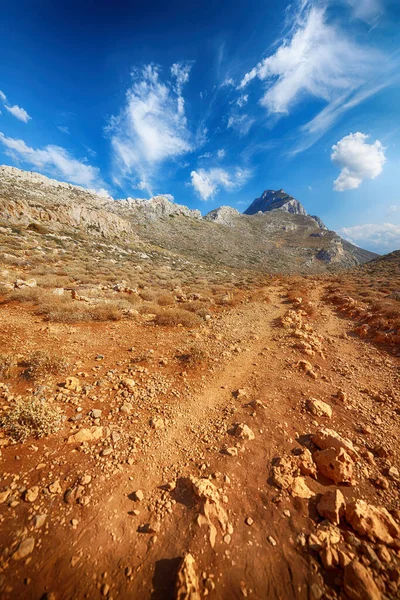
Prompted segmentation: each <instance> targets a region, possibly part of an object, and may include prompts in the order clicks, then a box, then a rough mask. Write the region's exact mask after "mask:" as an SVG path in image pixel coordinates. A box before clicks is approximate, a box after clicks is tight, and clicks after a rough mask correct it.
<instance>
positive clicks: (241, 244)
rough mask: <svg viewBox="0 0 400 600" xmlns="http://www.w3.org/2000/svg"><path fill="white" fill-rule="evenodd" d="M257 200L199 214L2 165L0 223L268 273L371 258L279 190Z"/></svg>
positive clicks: (160, 198) (311, 270) (333, 266)
mask: <svg viewBox="0 0 400 600" xmlns="http://www.w3.org/2000/svg"><path fill="white" fill-rule="evenodd" d="M268 194H269V197H268V198H267V196H268ZM258 200H260V202H258V201H255V202H253V204H252V205H251V206H250V207H249V209H247V211H245V214H240V213H239V212H238V211H236V210H235V209H233V208H231V207H221V208H219V209H216V210H214V211H211V212H210V213H209V214H208V215H206V216H205V217H204V218H202V217H201V214H200V212H199V211H195V210H190V209H188V208H187V207H186V206H181V205H179V204H175V203H173V202H170V201H169V200H168V198H167V197H165V196H156V197H154V198H152V199H151V200H142V199H132V198H128V199H126V200H116V201H115V200H113V199H111V198H110V197H107V196H103V195H99V194H98V193H96V192H94V191H91V190H85V189H83V188H81V187H78V186H73V185H70V184H67V183H60V182H58V181H55V180H52V179H48V178H47V177H44V176H42V175H39V174H37V173H29V172H26V171H21V170H19V169H15V168H13V167H0V223H2V224H4V225H11V226H16V227H22V228H28V227H29V228H38V227H39V228H43V229H44V231H45V232H46V231H47V232H48V233H56V234H60V233H68V232H69V233H74V234H79V235H95V236H101V237H104V238H110V239H118V241H119V242H120V241H121V240H123V241H126V242H129V243H136V244H139V245H141V249H142V250H144V251H146V249H147V248H151V247H154V246H157V247H158V248H162V249H164V250H166V251H168V252H173V253H175V254H178V255H179V256H180V257H181V258H183V259H189V260H196V261H203V262H206V263H207V264H215V265H221V266H222V265H223V266H224V267H229V268H235V269H252V270H259V271H266V272H286V273H293V272H302V273H321V272H325V271H327V270H336V269H338V268H343V267H345V268H346V267H351V266H355V265H358V264H362V263H364V262H366V261H368V260H371V259H372V258H374V256H375V255H374V254H372V253H370V252H367V251H365V250H362V249H360V248H357V247H356V246H353V245H352V244H349V243H348V242H345V241H344V240H342V239H341V238H340V237H339V236H338V235H336V234H335V233H334V232H332V231H328V230H327V229H326V228H325V229H323V227H324V226H323V224H322V223H321V221H320V220H318V219H317V218H314V217H310V216H309V215H307V213H306V211H305V209H304V207H303V206H302V205H301V204H300V202H298V201H297V200H295V199H294V198H292V197H291V196H289V195H288V194H286V193H285V192H283V190H280V191H279V192H264V194H263V196H262V197H261V199H258ZM261 200H262V201H261ZM252 207H253V208H252ZM256 209H257V210H256ZM263 209H264V210H263ZM276 209H278V210H276ZM249 211H251V212H254V214H249ZM260 211H261V212H260Z"/></svg>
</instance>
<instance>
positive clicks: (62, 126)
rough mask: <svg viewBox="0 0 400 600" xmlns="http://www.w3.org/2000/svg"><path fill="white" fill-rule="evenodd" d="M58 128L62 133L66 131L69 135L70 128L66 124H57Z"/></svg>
mask: <svg viewBox="0 0 400 600" xmlns="http://www.w3.org/2000/svg"><path fill="white" fill-rule="evenodd" d="M57 129H58V131H61V133H65V134H67V135H69V133H70V132H69V129H68V127H67V126H66V125H57Z"/></svg>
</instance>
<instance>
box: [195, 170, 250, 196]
mask: <svg viewBox="0 0 400 600" xmlns="http://www.w3.org/2000/svg"><path fill="white" fill-rule="evenodd" d="M190 176H191V178H192V186H193V188H194V189H195V191H196V192H197V194H198V195H199V196H200V198H201V199H202V200H208V199H209V198H212V197H214V196H215V195H216V193H217V192H218V191H219V190H220V189H221V188H223V189H224V190H227V191H235V190H239V189H240V188H241V187H243V186H244V185H245V184H246V183H247V181H248V180H249V178H250V177H251V171H250V170H249V169H240V168H238V167H236V168H232V169H220V168H212V169H208V170H206V169H198V171H192V172H191V173H190Z"/></svg>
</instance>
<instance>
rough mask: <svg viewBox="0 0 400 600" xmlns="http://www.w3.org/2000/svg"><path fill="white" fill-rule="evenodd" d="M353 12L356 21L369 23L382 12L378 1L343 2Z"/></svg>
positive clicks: (357, 0)
mask: <svg viewBox="0 0 400 600" xmlns="http://www.w3.org/2000/svg"><path fill="white" fill-rule="evenodd" d="M345 2H346V3H347V4H349V5H350V6H351V7H352V9H353V12H354V16H355V17H357V19H362V20H363V21H367V22H371V20H374V18H376V17H377V16H379V15H380V14H381V13H382V12H383V6H382V4H381V2H380V0H345Z"/></svg>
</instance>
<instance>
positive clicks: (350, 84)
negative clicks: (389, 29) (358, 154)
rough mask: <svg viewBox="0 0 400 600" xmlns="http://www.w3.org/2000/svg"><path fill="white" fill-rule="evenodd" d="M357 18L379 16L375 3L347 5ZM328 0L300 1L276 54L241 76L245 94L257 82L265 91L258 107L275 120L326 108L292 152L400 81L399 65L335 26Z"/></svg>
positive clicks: (362, 0)
mask: <svg viewBox="0 0 400 600" xmlns="http://www.w3.org/2000/svg"><path fill="white" fill-rule="evenodd" d="M345 1H347V3H348V4H350V5H351V6H352V7H353V12H354V14H355V15H357V16H360V18H361V15H367V14H372V13H376V12H377V11H379V7H380V3H379V2H378V1H377V0H376V1H375V0H354V2H353V0H345ZM331 3H332V2H330V1H329V0H326V1H318V0H302V1H301V0H298V2H297V4H296V6H297V9H296V10H293V6H292V10H291V11H290V13H289V12H288V14H290V15H291V17H290V22H288V23H287V29H286V31H287V32H286V34H285V35H284V36H283V37H282V38H281V39H279V40H277V42H276V45H275V50H274V52H273V53H269V54H268V56H267V57H266V58H264V59H263V60H261V61H260V62H258V63H257V64H256V65H255V66H254V67H253V68H252V69H250V70H249V71H248V72H247V73H245V75H244V76H243V77H242V79H241V81H240V83H239V85H238V86H237V89H238V90H239V91H240V92H241V93H243V90H244V89H245V88H247V87H248V86H249V85H250V83H251V82H252V81H253V80H255V79H258V80H260V81H261V82H263V86H264V90H263V92H262V96H261V97H260V100H259V103H260V104H261V105H262V106H264V107H265V109H266V111H267V114H268V115H269V117H270V118H271V119H272V118H273V119H274V121H276V120H277V119H279V118H282V117H283V116H287V115H289V114H290V113H292V112H293V111H294V110H295V109H296V108H297V106H298V105H300V104H302V103H304V102H306V101H307V100H310V99H318V100H321V101H323V102H325V107H324V108H323V109H322V110H321V111H319V113H318V114H317V115H316V116H315V117H313V118H312V119H311V120H310V121H309V122H308V123H307V124H305V125H303V126H302V127H301V128H300V135H299V138H298V142H297V145H296V147H295V149H294V151H293V153H297V152H300V151H302V150H304V149H306V148H308V147H310V146H311V145H312V144H313V143H315V142H316V141H317V140H318V139H319V138H320V137H321V136H322V135H323V134H324V133H325V132H326V131H327V130H328V129H329V128H330V127H332V125H333V124H334V123H335V122H336V121H337V119H338V118H339V117H341V116H342V115H343V114H344V113H345V112H346V111H348V110H350V109H351V108H353V107H355V106H357V105H358V104H360V103H361V102H363V101H364V100H366V99H367V98H369V97H371V96H373V95H374V94H376V93H378V92H379V91H381V90H382V89H384V88H385V87H387V86H388V85H391V84H392V83H393V82H394V81H395V80H396V79H397V78H398V75H397V73H398V69H397V66H398V60H397V58H395V57H388V56H385V55H384V54H383V53H382V52H380V51H379V50H377V49H376V48H375V47H370V46H367V45H365V44H359V43H357V42H356V41H354V36H352V37H350V35H349V34H347V33H346V31H345V30H343V29H342V28H340V26H339V25H338V22H337V21H332V20H331V18H330V16H331V13H330V12H329V11H328V6H329V4H331Z"/></svg>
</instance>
